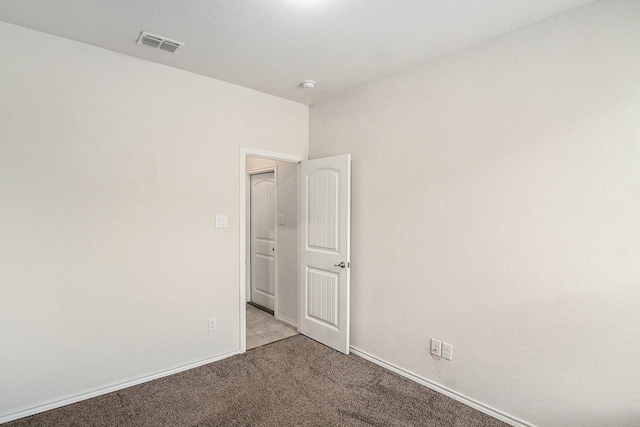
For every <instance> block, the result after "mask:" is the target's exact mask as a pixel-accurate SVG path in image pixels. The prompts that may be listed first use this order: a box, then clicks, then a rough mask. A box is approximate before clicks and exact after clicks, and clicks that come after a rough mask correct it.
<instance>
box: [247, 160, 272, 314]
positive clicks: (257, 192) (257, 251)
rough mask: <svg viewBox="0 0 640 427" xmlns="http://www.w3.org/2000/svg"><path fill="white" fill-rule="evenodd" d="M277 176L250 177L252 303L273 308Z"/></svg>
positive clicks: (268, 174)
mask: <svg viewBox="0 0 640 427" xmlns="http://www.w3.org/2000/svg"><path fill="white" fill-rule="evenodd" d="M274 186H275V183H274V173H273V172H266V173H260V174H255V175H251V208H250V209H251V241H250V242H251V243H250V244H251V301H252V302H254V303H256V304H258V305H261V306H263V307H265V308H268V309H269V310H273V307H274V264H275V261H274V260H275V240H274V235H275V205H274V203H275V202H274Z"/></svg>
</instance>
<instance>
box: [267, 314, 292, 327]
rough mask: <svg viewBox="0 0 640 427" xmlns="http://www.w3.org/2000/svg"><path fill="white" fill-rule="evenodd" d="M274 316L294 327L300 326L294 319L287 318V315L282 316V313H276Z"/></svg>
mask: <svg viewBox="0 0 640 427" xmlns="http://www.w3.org/2000/svg"><path fill="white" fill-rule="evenodd" d="M273 317H275V318H276V319H278V320H279V321H281V322H284V323H286V324H288V325H291V326H293V327H295V328H297V327H298V324H297V323H296V322H295V321H293V320H291V319H289V318H287V317H284V316H281V315H279V314H276V315H275V316H273Z"/></svg>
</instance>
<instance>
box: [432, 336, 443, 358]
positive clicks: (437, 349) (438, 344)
mask: <svg viewBox="0 0 640 427" xmlns="http://www.w3.org/2000/svg"><path fill="white" fill-rule="evenodd" d="M431 354H433V355H434V356H438V357H440V356H441V355H442V341H438V340H434V339H433V338H431Z"/></svg>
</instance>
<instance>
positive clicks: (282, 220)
mask: <svg viewBox="0 0 640 427" xmlns="http://www.w3.org/2000/svg"><path fill="white" fill-rule="evenodd" d="M278 224H280V225H284V215H282V214H280V215H278Z"/></svg>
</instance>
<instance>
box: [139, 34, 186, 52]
mask: <svg viewBox="0 0 640 427" xmlns="http://www.w3.org/2000/svg"><path fill="white" fill-rule="evenodd" d="M138 44H143V45H145V46H149V47H152V48H154V49H158V48H159V49H161V50H164V51H167V52H171V53H173V52H175V51H176V50H177V49H178V48H179V47H180V46H184V43H181V42H177V41H175V40H170V39H168V38H166V37H162V36H158V35H155V34H151V33H147V32H146V31H143V32H142V34H140V38H139V39H138Z"/></svg>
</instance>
